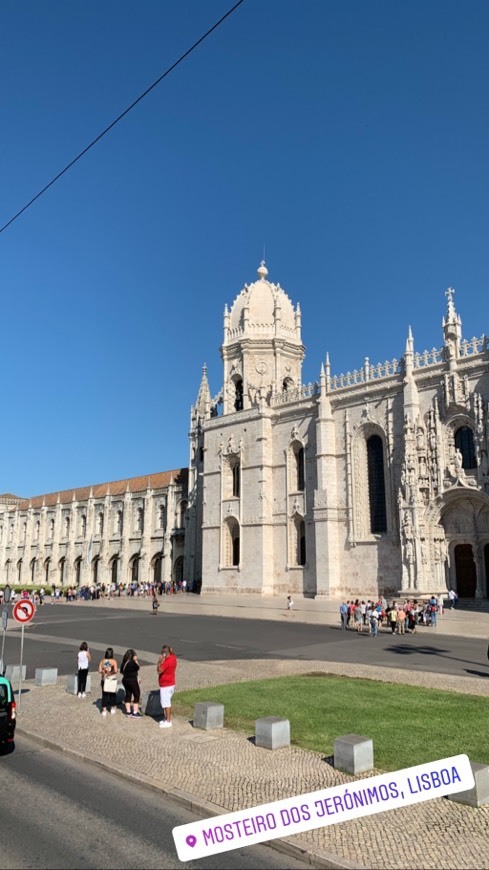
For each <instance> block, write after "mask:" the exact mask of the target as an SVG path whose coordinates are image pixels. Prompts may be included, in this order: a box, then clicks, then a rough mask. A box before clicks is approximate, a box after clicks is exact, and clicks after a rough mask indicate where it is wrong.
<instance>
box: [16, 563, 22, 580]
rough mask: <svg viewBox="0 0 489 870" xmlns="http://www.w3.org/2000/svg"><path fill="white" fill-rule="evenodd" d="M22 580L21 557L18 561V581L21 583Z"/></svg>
mask: <svg viewBox="0 0 489 870" xmlns="http://www.w3.org/2000/svg"><path fill="white" fill-rule="evenodd" d="M21 580H22V559H19V561H18V562H17V583H20V582H21Z"/></svg>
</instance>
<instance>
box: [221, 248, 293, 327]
mask: <svg viewBox="0 0 489 870" xmlns="http://www.w3.org/2000/svg"><path fill="white" fill-rule="evenodd" d="M257 272H258V281H255V282H254V284H249V285H248V284H245V286H244V287H243V289H242V291H241V293H240V294H239V296H237V298H236V299H235V301H234V303H233V305H232V307H231V310H230V312H229V329H230V333H231V335H237V334H239V333H241V334H243V332H245V331H248V330H249V331H250V332H254V333H257V332H258V333H260V334H261V335H266V334H267V333H268V332H270V333H273V334H274V335H276V334H277V329H276V324H277V323H278V331H279V333H281V334H282V335H286V336H288V337H291V336H294V335H295V334H296V329H297V321H296V313H295V311H294V306H293V305H292V302H291V301H290V299H289V297H288V296H287V294H286V293H285V292H284V290H282V288H281V286H280V284H272V283H271V282H270V281H268V280H267V276H268V269H267V268H266V266H265V263H264V262H263V260H262V262H261V264H260V266H259V268H258V270H257Z"/></svg>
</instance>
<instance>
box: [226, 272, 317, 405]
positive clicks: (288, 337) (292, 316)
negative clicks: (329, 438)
mask: <svg viewBox="0 0 489 870" xmlns="http://www.w3.org/2000/svg"><path fill="white" fill-rule="evenodd" d="M257 272H258V280H257V281H255V282H254V283H253V284H250V285H248V284H245V286H244V287H243V289H242V291H241V293H240V294H239V295H238V296H237V298H236V299H235V301H234V303H233V305H232V306H231V309H228V307H227V305H226V306H225V308H224V341H223V343H222V346H221V356H222V361H223V368H224V371H223V403H224V408H223V412H224V414H233V413H235V412H238V411H242V410H246V409H248V408H251V407H253V406H255V405H260V404H261V403H263V402H264V403H266V404H269V402H270V399H271V397H272V395H274V394H276V393H282V392H284V391H286V390H293V389H296V388H298V387H300V386H301V377H302V361H303V359H304V353H305V348H304V345H303V344H302V339H301V312H300V308H299V305H297V307H296V308H295V309H294V307H293V305H292V302H291V301H290V299H289V297H288V296H287V294H286V293H285V292H284V290H283V289H282V288H281V286H280V284H272V283H271V282H270V281H269V280H268V269H267V267H266V266H265V262H264V261H263V260H262V262H261V263H260V266H259V268H258V270H257Z"/></svg>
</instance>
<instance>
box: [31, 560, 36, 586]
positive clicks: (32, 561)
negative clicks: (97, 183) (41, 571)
mask: <svg viewBox="0 0 489 870" xmlns="http://www.w3.org/2000/svg"><path fill="white" fill-rule="evenodd" d="M35 577H36V560H35V559H31V584H32V585H34V583H35V582H36V581H35Z"/></svg>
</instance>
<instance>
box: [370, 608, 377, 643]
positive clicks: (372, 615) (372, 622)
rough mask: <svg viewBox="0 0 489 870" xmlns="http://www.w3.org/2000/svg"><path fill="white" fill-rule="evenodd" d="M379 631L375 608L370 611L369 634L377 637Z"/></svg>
mask: <svg viewBox="0 0 489 870" xmlns="http://www.w3.org/2000/svg"><path fill="white" fill-rule="evenodd" d="M378 633H379V616H378V613H377V611H376V610H371V611H370V636H371V637H377V635H378Z"/></svg>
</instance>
